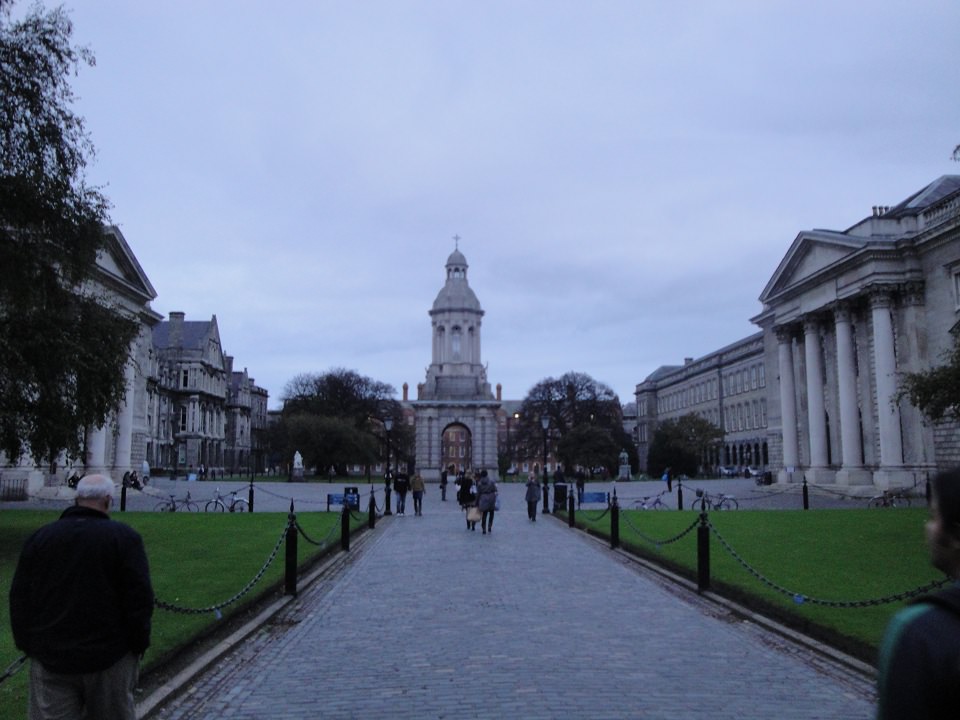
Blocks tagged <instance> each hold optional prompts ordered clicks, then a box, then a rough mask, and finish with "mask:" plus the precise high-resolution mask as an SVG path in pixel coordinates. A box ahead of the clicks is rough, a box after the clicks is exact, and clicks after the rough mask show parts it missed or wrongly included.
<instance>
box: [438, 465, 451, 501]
mask: <svg viewBox="0 0 960 720" xmlns="http://www.w3.org/2000/svg"><path fill="white" fill-rule="evenodd" d="M448 482H449V480H448V477H447V469H446V468H444V469H443V470H441V471H440V501H441V502H446V501H447V483H448Z"/></svg>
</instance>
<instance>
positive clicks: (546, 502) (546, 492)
mask: <svg viewBox="0 0 960 720" xmlns="http://www.w3.org/2000/svg"><path fill="white" fill-rule="evenodd" d="M540 427H542V428H543V514H544V515H546V514H547V513H548V512H550V485H549V483H548V476H547V430H548V428H549V427H550V416H549V415H547V414H543V415H541V416H540Z"/></svg>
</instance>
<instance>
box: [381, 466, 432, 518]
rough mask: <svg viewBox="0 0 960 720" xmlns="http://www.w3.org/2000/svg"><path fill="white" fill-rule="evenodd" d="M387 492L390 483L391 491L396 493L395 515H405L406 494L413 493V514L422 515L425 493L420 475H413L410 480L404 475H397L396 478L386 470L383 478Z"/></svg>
mask: <svg viewBox="0 0 960 720" xmlns="http://www.w3.org/2000/svg"><path fill="white" fill-rule="evenodd" d="M385 480H386V487H387V491H388V492H389V490H390V483H391V481H392V482H393V491H394V492H395V493H397V515H406V514H407V493H408V492H412V493H413V514H414V515H423V494H424V492H426V485H425V484H424V482H423V478H422V477H420V473H414V475H413V477H412V478H411V477H410V476H409V475H407V474H406V473H397V475H396V477H394V476H393V473H391V472H390V470H387V474H386V476H385Z"/></svg>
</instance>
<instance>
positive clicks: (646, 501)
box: [633, 495, 670, 510]
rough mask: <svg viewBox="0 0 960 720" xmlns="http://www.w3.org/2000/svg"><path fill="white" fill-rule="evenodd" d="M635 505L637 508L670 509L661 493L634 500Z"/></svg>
mask: <svg viewBox="0 0 960 720" xmlns="http://www.w3.org/2000/svg"><path fill="white" fill-rule="evenodd" d="M633 506H634V507H635V508H636V509H637V510H669V509H670V508H669V507H668V506H667V504H666V503H665V502H664V501H663V500H661V499H660V496H659V495H654V496H653V497H643V498H640V499H639V500H634V501H633Z"/></svg>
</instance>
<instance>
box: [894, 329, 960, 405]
mask: <svg viewBox="0 0 960 720" xmlns="http://www.w3.org/2000/svg"><path fill="white" fill-rule="evenodd" d="M943 361H944V362H943V365H940V366H938V367H934V368H931V369H930V370H927V371H924V372H914V373H905V374H904V375H903V376H902V377H901V379H900V391H899V398H902V397H904V396H906V397H907V398H909V400H910V402H912V403H913V404H914V405H915V406H916V407H917V408H918V409H919V410H920V412H922V413H923V414H924V415H926V416H927V417H928V418H930V419H931V420H933V421H937V420H942V419H944V418H946V419H951V420H960V335H957V336H955V337H954V340H953V349H952V350H950V351H948V352H947V353H945V355H944V357H943Z"/></svg>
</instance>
